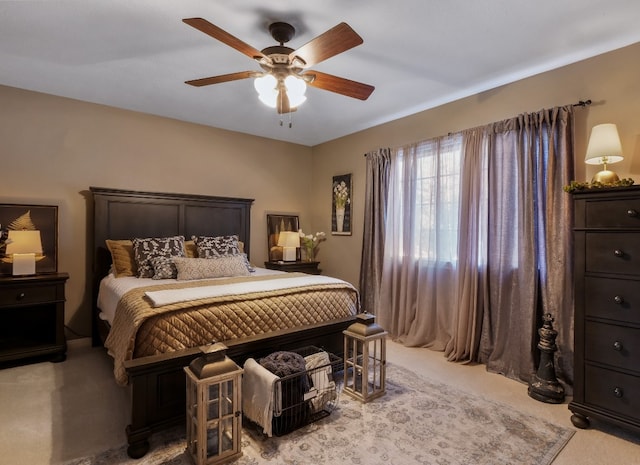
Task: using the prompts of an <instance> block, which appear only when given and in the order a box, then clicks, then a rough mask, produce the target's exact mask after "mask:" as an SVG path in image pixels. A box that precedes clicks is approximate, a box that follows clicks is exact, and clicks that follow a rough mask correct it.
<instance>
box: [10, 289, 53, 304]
mask: <svg viewBox="0 0 640 465" xmlns="http://www.w3.org/2000/svg"><path fill="white" fill-rule="evenodd" d="M57 290H58V286H57V285H56V284H51V285H42V286H33V285H32V286H20V285H16V286H4V287H2V289H1V290H0V306H14V305H30V304H38V303H44V302H51V301H53V300H56V296H57Z"/></svg>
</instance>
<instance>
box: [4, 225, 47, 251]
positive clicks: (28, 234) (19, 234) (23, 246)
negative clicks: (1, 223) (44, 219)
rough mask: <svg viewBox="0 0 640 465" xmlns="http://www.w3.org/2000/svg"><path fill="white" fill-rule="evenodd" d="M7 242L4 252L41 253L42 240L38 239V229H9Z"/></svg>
mask: <svg viewBox="0 0 640 465" xmlns="http://www.w3.org/2000/svg"><path fill="white" fill-rule="evenodd" d="M8 239H9V243H8V244H7V249H6V252H5V253H6V254H7V255H13V254H19V253H33V254H36V255H42V240H41V239H40V231H37V230H35V231H33V230H28V231H27V230H24V231H9V235H8Z"/></svg>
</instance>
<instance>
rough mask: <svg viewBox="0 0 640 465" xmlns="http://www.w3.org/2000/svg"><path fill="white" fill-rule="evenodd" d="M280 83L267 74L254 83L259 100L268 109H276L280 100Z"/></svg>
mask: <svg viewBox="0 0 640 465" xmlns="http://www.w3.org/2000/svg"><path fill="white" fill-rule="evenodd" d="M277 85H278V81H277V80H276V78H275V77H273V75H271V74H265V75H264V76H260V77H259V78H256V79H255V80H254V81H253V86H254V87H255V89H256V91H257V92H258V98H259V99H260V101H261V102H262V103H264V104H265V105H267V106H268V107H271V108H275V107H276V101H277V99H278V89H277V88H276V87H277Z"/></svg>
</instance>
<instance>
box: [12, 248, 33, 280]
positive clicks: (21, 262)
mask: <svg viewBox="0 0 640 465" xmlns="http://www.w3.org/2000/svg"><path fill="white" fill-rule="evenodd" d="M32 274H36V254H34V253H14V254H13V275H14V276H26V275H32Z"/></svg>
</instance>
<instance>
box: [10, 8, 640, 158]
mask: <svg viewBox="0 0 640 465" xmlns="http://www.w3.org/2000/svg"><path fill="white" fill-rule="evenodd" d="M189 17H203V18H205V19H207V20H208V21H210V22H212V23H214V24H215V25H217V26H219V27H221V28H222V29H224V30H226V31H227V32H229V33H231V34H232V35H234V36H236V37H237V38H239V39H241V40H242V41H244V42H246V43H248V44H249V45H252V46H253V47H255V48H257V49H262V48H264V47H267V46H270V45H276V44H275V42H274V41H273V39H272V38H271V36H270V35H269V33H268V30H267V26H268V24H269V23H271V22H273V21H286V22H290V23H291V24H293V25H294V26H295V27H296V29H297V34H296V37H294V39H293V40H292V41H291V42H289V43H288V44H287V45H289V46H290V47H291V48H294V49H297V48H299V47H300V46H302V45H303V44H305V43H306V42H308V41H309V40H311V39H312V38H314V37H316V36H318V35H320V34H321V33H323V32H325V31H326V30H327V29H329V28H331V27H333V26H335V25H336V24H338V23H340V22H342V21H344V22H347V23H348V24H349V25H351V27H352V28H353V29H354V30H355V31H356V32H357V33H358V34H360V35H361V36H362V38H363V39H364V43H363V44H362V45H360V46H358V47H356V48H353V49H351V50H348V51H346V52H344V53H342V54H340V55H337V56H335V57H333V58H330V59H328V60H327V61H324V62H322V63H319V64H317V65H316V66H314V67H312V68H311V69H317V70H318V71H322V72H325V73H330V74H334V75H337V76H340V77H345V78H348V79H351V80H355V81H360V82H364V83H367V84H371V85H373V86H375V88H376V90H375V91H374V92H373V94H372V95H371V97H369V99H368V100H366V101H360V100H357V99H352V98H349V97H344V96H341V95H338V94H333V93H331V92H327V91H322V90H319V89H314V88H309V89H308V90H307V101H306V103H304V105H302V106H301V107H300V108H299V110H298V111H297V112H296V113H293V121H292V123H293V124H292V127H291V128H289V127H288V126H289V117H288V116H286V115H285V116H282V117H281V116H279V115H277V114H276V112H275V110H272V109H269V108H267V107H265V106H264V105H262V104H261V103H260V102H259V101H258V99H257V95H256V92H255V91H254V89H253V83H252V82H251V81H252V80H251V79H245V80H241V81H235V82H227V83H222V84H216V85H212V86H207V87H201V88H197V87H192V86H188V85H186V84H184V81H186V80H190V79H197V78H201V77H208V76H214V75H218V74H226V73H232V72H236V71H245V70H256V71H258V70H259V67H258V65H257V64H256V63H255V62H253V61H252V60H250V59H249V58H248V57H247V56H245V55H243V54H241V53H239V52H238V51H236V50H234V49H232V48H230V47H228V46H226V45H224V44H222V43H221V42H218V41H217V40H215V39H213V38H211V37H209V36H207V35H205V34H204V33H202V32H200V31H198V30H196V29H194V28H192V27H190V26H188V25H186V24H184V23H183V22H182V21H181V19H182V18H189ZM639 41H640V1H638V0H537V1H525V0H482V1H477V0H476V1H472V0H396V1H390V0H322V1H314V2H311V1H301V0H227V1H220V0H218V1H213V0H41V1H35V0H33V1H32V0H15V1H7V0H0V84H3V85H7V86H13V87H18V88H23V89H28V90H34V91H39V92H45V93H48V94H54V95H59V96H64V97H70V98H74V99H79V100H84V101H88V102H94V103H100V104H105V105H110V106H114V107H119V108H125V109H129V110H135V111H140V112H144V113H150V114H154V115H161V116H166V117H170V118H175V119H178V120H184V121H189V122H194V123H200V124H204V125H209V126H214V127H219V128H224V129H229V130H233V131H240V132H243V133H249V134H255V135H258V136H264V137H268V138H272V139H279V140H284V141H289V142H295V143H299V144H304V145H308V146H313V145H316V144H319V143H322V142H325V141H328V140H332V139H335V138H337V137H341V136H344V135H347V134H350V133H353V132H356V131H358V130H361V129H365V128H368V127H371V126H375V125H378V124H381V123H384V122H387V121H391V120H394V119H397V118H399V117H402V116H406V115H409V114H413V113H416V112H419V111H422V110H425V109H428V108H432V107H434V106H437V105H440V104H443V103H446V102H449V101H452V100H456V99H459V98H461V97H465V96H468V95H473V94H476V93H478V92H481V91H484V90H487V89H491V88H494V87H496V86H499V85H502V84H506V83H509V82H513V81H515V80H518V79H521V78H524V77H527V76H531V75H533V74H537V73H540V72H543V71H547V70H549V69H553V68H557V67H559V66H562V65H565V64H569V63H572V62H575V61H578V60H581V59H584V58H588V57H590V56H594V55H597V54H600V53H603V52H606V51H610V50H613V49H616V48H620V47H623V46H625V45H629V44H632V43H635V42H639ZM587 97H588V96H587ZM280 120H283V123H284V124H283V125H282V126H281V125H280V124H279V123H280Z"/></svg>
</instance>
